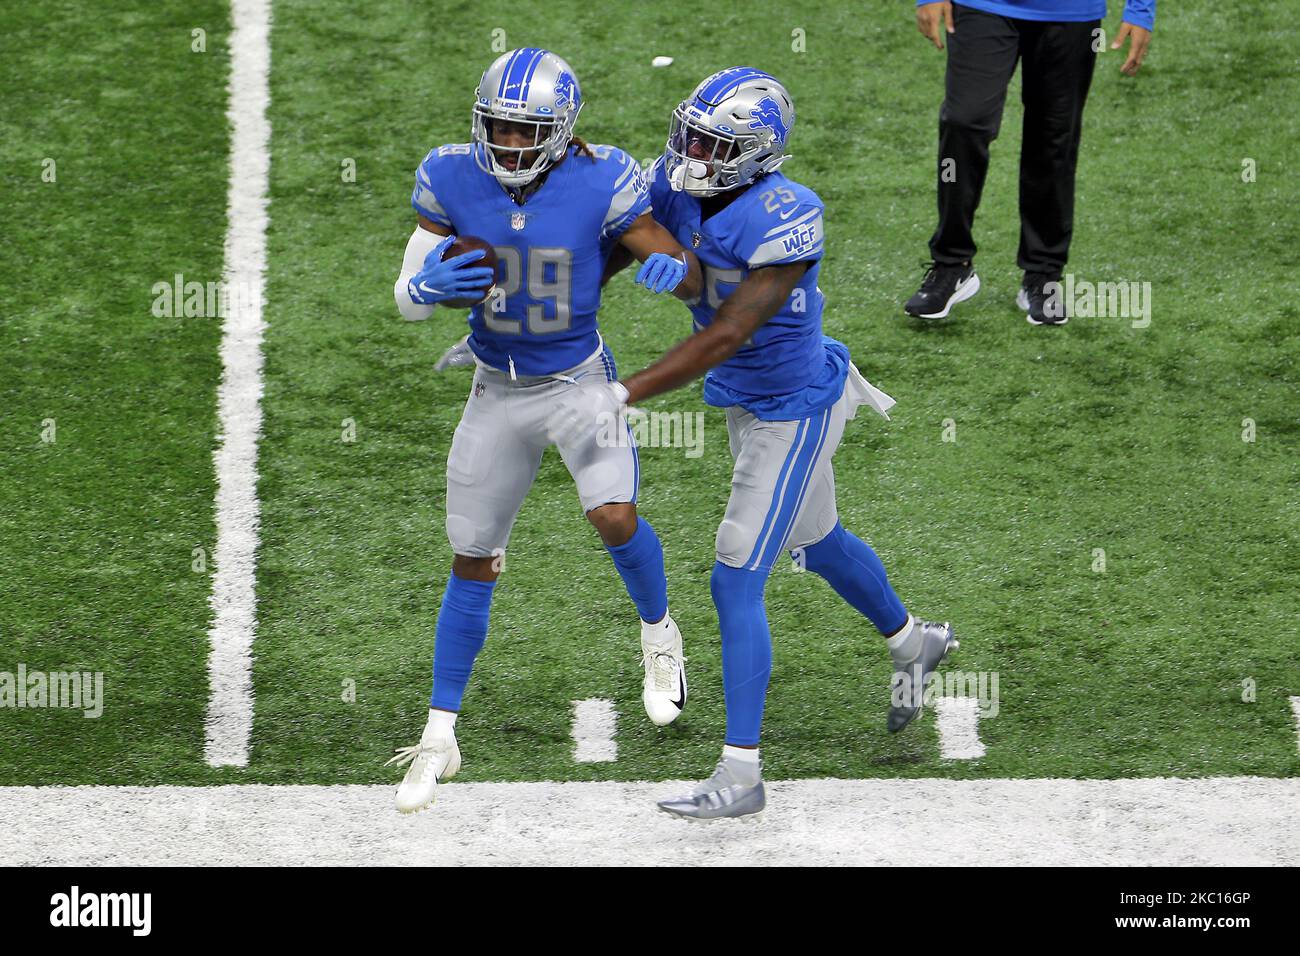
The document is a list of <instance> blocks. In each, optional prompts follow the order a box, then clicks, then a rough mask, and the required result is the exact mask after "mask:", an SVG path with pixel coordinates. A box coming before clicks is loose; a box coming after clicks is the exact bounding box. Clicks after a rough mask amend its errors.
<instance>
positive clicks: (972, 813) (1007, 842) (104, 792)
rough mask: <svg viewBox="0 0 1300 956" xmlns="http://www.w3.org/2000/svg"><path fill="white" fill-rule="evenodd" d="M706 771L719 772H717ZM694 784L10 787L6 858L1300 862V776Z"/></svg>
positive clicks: (14, 861) (5, 810)
mask: <svg viewBox="0 0 1300 956" xmlns="http://www.w3.org/2000/svg"><path fill="white" fill-rule="evenodd" d="M702 772H703V771H702ZM684 786H685V784H682V783H677V782H667V783H613V782H605V783H457V782H455V781H452V782H450V783H448V784H446V785H445V786H442V787H439V788H438V803H437V805H436V806H434V807H433V808H431V809H429V810H426V811H424V812H423V813H418V814H415V815H413V816H409V817H408V816H402V815H400V814H398V813H397V812H396V811H395V810H394V809H393V788H392V787H391V786H327V787H306V786H303V787H296V786H276V787H269V786H225V787H120V788H118V787H5V788H0V828H2V829H3V832H4V834H5V839H4V841H3V843H0V865H5V866H11V865H31V864H57V865H61V866H78V867H81V866H87V865H109V864H113V865H121V864H170V865H214V864H275V865H289V866H298V865H313V866H323V865H330V866H339V865H389V864H397V865H404V864H419V865H429V864H533V865H536V864H552V865H554V864H559V865H569V864H572V865H591V864H614V865H622V864H649V865H659V866H674V867H678V866H688V865H692V864H733V865H750V864H753V865H763V864H774V865H780V864H790V865H796V864H806V865H828V864H895V865H899V864H916V865H982V864H1038V865H1075V864H1091V865H1141V866H1151V865H1161V866H1197V865H1235V866H1252V865H1263V864H1278V865H1282V864H1284V865H1289V866H1296V865H1300V815H1297V814H1296V812H1295V807H1296V805H1297V803H1300V778H1284V779H1273V778H1261V777H1219V778H1207V779H1198V780H1179V779H1168V778H1146V779H1134V780H1046V779H1040V780H936V779H921V780H896V779H891V780H798V781H790V782H769V784H768V805H767V810H766V811H764V813H763V814H762V816H761V818H760V819H757V820H754V819H752V818H751V819H749V820H718V821H712V822H704V823H699V822H694V821H688V820H681V819H677V818H674V817H670V816H668V815H667V814H665V813H663V812H662V811H660V810H658V809H656V808H655V806H654V801H655V800H656V799H661V798H662V797H664V796H665V795H667V794H673V793H676V792H679V791H680V790H681V789H682V788H683V787H684Z"/></svg>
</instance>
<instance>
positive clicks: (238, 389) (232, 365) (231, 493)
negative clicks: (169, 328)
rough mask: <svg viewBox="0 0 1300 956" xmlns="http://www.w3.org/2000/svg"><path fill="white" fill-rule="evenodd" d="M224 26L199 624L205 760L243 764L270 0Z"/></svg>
mask: <svg viewBox="0 0 1300 956" xmlns="http://www.w3.org/2000/svg"><path fill="white" fill-rule="evenodd" d="M231 17H232V22H233V28H232V30H231V33H230V62H231V73H230V106H229V109H228V110H227V114H226V115H227V118H228V119H229V120H230V124H231V128H232V136H231V143H230V192H229V195H228V197H227V207H228V210H227V215H228V217H229V222H228V226H227V232H226V249H225V255H226V266H225V287H226V290H227V295H226V299H227V310H226V318H225V324H224V325H223V327H222V331H221V366H222V373H221V385H220V387H219V388H218V390H217V416H218V419H219V423H220V425H219V427H220V431H219V434H218V445H217V449H216V451H215V452H214V453H213V461H214V464H215V466H216V471H217V502H216V511H217V515H216V517H217V543H216V546H215V547H214V548H213V553H212V561H213V565H214V572H213V577H212V597H211V599H210V602H209V603H210V604H211V607H212V615H213V616H212V626H211V627H210V628H209V629H208V643H209V656H208V713H207V719H206V721H205V742H204V747H203V755H204V758H205V759H206V760H207V762H208V763H209V764H211V765H213V766H223V765H233V766H240V767H242V766H245V765H246V764H247V763H248V742H249V738H250V736H251V734H252V730H253V675H252V663H253V661H252V654H253V635H254V631H255V627H256V623H257V620H256V613H257V605H256V597H255V594H254V582H255V578H256V574H255V572H256V563H255V562H256V558H257V537H258V518H259V507H258V501H257V439H258V435H259V434H260V433H261V430H262V406H261V398H262V331H263V329H264V328H265V326H264V324H263V322H262V295H263V285H264V278H263V273H264V271H265V269H266V219H267V214H266V203H267V184H268V179H269V174H270V165H271V159H270V153H269V151H268V146H269V143H270V139H271V127H270V124H269V122H268V121H267V118H266V108H267V104H268V102H269V101H270V86H269V84H268V74H269V72H270V64H271V44H270V32H271V9H270V0H233V3H232V5H231Z"/></svg>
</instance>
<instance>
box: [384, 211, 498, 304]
mask: <svg viewBox="0 0 1300 956" xmlns="http://www.w3.org/2000/svg"><path fill="white" fill-rule="evenodd" d="M453 241H454V236H453V234H452V231H451V228H450V227H449V226H444V225H442V224H441V223H436V222H433V221H432V220H431V219H427V218H425V217H424V216H420V222H419V225H418V226H417V227H416V229H415V231H414V232H413V233H411V238H410V239H408V240H407V241H406V253H405V254H404V255H403V257H402V271H401V272H400V273H398V276H397V281H396V282H395V283H394V284H393V298H394V299H395V300H396V301H397V311H398V312H400V313H401V314H402V318H404V319H406V320H407V321H408V322H422V321H424V320H425V319H427V318H428V317H429V316H431V315H432V314H433V308H434V306H435V305H437V304H438V303H439V302H442V303H446V302H448V301H449V300H451V299H457V298H461V297H466V296H469V297H472V296H474V295H477V294H480V293H481V292H482V291H483V287H484V286H486V285H490V284H491V282H492V278H493V275H494V272H493V270H492V269H489V268H486V267H483V266H473V265H470V263H472V262H474V261H475V260H478V259H482V258H483V256H484V253H483V250H481V249H475V250H474V251H473V252H467V253H465V254H463V255H459V256H452V257H451V258H450V259H447V260H445V261H444V260H443V258H442V253H443V250H444V249H446V248H447V246H448V245H449V244H450V243H452V242H453Z"/></svg>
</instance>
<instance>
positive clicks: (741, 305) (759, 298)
mask: <svg viewBox="0 0 1300 956" xmlns="http://www.w3.org/2000/svg"><path fill="white" fill-rule="evenodd" d="M811 264H812V263H811V262H807V261H802V262H791V263H788V264H785V265H774V266H764V267H763V268H761V269H755V270H753V271H752V272H750V273H749V275H747V276H745V278H744V279H743V280H742V281H741V283H740V285H738V286H736V291H735V292H733V293H731V295H729V296H727V298H726V299H724V300H723V302H722V305H721V306H719V307H718V311H717V312H715V313H714V315H713V322H712V323H711V324H710V325H707V326H705V327H704V328H702V329H700V331H698V332H696V333H695V334H694V335H692V336H691V337H690V338H688V339H686V340H684V341H682V342H679V343H678V344H677V345H675V346H674V347H673V348H672V349H671V350H669V351H668V352H667V353H666V354H665V355H664V357H663V358H661V359H660V360H659V361H657V362H655V363H654V364H653V365H650V366H647V367H646V368H644V369H642V370H641V371H639V372H637V373H636V374H635V375H633V376H631V377H630V378H627V379H624V381H623V387H624V388H626V389H627V398H626V402H627V403H628V404H636V403H637V402H639V401H642V400H644V399H647V398H652V397H654V396H655V395H661V394H663V393H664V392H670V391H672V390H673V389H675V388H681V387H682V386H683V385H686V384H687V383H689V382H691V381H694V380H695V379H697V378H699V377H700V376H701V375H703V374H704V373H705V372H707V371H708V370H709V369H711V368H713V367H714V366H716V365H721V364H722V363H723V362H725V361H726V360H727V359H729V358H731V357H732V356H733V355H735V354H736V352H737V350H739V348H740V347H741V346H742V345H744V344H745V342H746V341H748V340H749V337H750V336H751V335H753V334H754V332H755V331H757V330H758V329H759V328H760V327H761V326H762V325H763V323H765V322H766V321H767V320H768V319H770V318H771V317H772V316H774V315H776V313H777V312H779V311H780V310H781V306H783V305H784V304H785V303H786V300H787V299H789V298H790V294H791V293H792V292H794V288H795V286H797V285H798V284H799V280H800V279H802V278H803V275H804V273H805V272H806V271H807V270H808V267H809V266H810V265H811Z"/></svg>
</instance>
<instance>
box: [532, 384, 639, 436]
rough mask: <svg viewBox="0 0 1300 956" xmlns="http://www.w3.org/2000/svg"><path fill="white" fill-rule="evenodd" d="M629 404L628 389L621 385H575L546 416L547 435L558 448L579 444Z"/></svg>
mask: <svg viewBox="0 0 1300 956" xmlns="http://www.w3.org/2000/svg"><path fill="white" fill-rule="evenodd" d="M626 403H627V389H626V388H624V387H623V383H622V382H601V383H600V384H598V385H575V386H572V387H570V388H569V389H567V390H566V391H565V393H564V394H563V396H561V398H560V400H559V401H558V402H556V403H555V410H554V411H553V412H551V414H550V415H549V416H548V417H547V420H546V433H547V436H548V437H549V438H550V439H551V441H553V442H555V443H556V444H557V445H564V444H568V443H570V442H573V441H576V440H577V439H579V438H581V437H582V436H583V435H586V434H587V433H589V432H591V431H593V430H595V429H598V428H600V427H601V426H602V425H605V424H606V423H607V422H609V421H613V420H614V419H615V418H617V416H618V413H619V412H620V411H622V409H623V406H624V405H625V404H626Z"/></svg>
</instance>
